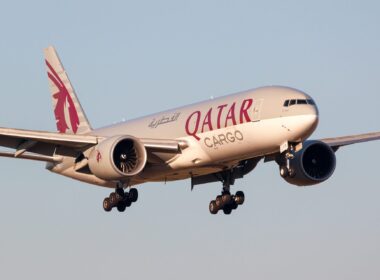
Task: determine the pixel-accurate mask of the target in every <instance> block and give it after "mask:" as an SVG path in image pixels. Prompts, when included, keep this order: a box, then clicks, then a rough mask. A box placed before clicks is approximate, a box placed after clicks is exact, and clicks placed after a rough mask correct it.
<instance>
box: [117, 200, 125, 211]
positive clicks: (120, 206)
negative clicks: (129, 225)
mask: <svg viewBox="0 0 380 280" xmlns="http://www.w3.org/2000/svg"><path fill="white" fill-rule="evenodd" d="M116 208H117V211H119V212H124V211H125V208H127V204H125V202H124V201H120V202H119V203H118V204H117V206H116Z"/></svg>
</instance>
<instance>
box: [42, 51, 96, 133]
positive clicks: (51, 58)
mask: <svg viewBox="0 0 380 280" xmlns="http://www.w3.org/2000/svg"><path fill="white" fill-rule="evenodd" d="M44 54H45V63H46V67H47V74H48V77H49V87H50V92H51V95H52V101H53V108H54V116H55V120H56V124H57V130H58V131H59V132H60V133H68V134H85V133H88V132H90V131H91V130H92V128H91V125H90V123H89V122H88V120H87V117H86V115H85V113H84V111H83V108H82V106H81V105H80V103H79V100H78V98H77V96H76V94H75V91H74V88H73V86H72V85H71V83H70V80H69V77H68V76H67V74H66V71H65V69H64V68H63V65H62V63H61V61H60V59H59V57H58V54H57V52H56V50H55V49H54V47H52V46H50V47H48V48H46V49H44Z"/></svg>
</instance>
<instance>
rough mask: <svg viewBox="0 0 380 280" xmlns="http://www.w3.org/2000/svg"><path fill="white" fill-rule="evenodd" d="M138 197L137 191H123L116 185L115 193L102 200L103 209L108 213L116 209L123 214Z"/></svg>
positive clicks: (120, 186)
mask: <svg viewBox="0 0 380 280" xmlns="http://www.w3.org/2000/svg"><path fill="white" fill-rule="evenodd" d="M138 197H139V193H138V191H137V189H134V188H132V189H130V190H129V192H126V191H124V188H123V187H122V185H120V184H118V186H117V187H116V189H115V191H114V192H112V193H111V194H110V195H109V196H108V197H106V198H105V199H104V200H103V209H104V211H106V212H110V211H111V210H112V208H114V207H116V208H117V210H118V211H119V212H124V211H125V209H126V208H127V207H129V206H131V205H132V203H134V202H136V201H137V199H138Z"/></svg>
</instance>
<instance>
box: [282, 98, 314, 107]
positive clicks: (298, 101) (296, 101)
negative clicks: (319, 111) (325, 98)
mask: <svg viewBox="0 0 380 280" xmlns="http://www.w3.org/2000/svg"><path fill="white" fill-rule="evenodd" d="M307 104H309V105H315V102H314V100H313V99H287V100H285V102H284V107H289V106H293V105H307Z"/></svg>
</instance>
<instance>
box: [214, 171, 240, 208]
mask: <svg viewBox="0 0 380 280" xmlns="http://www.w3.org/2000/svg"><path fill="white" fill-rule="evenodd" d="M221 181H222V182H223V190H222V194H221V195H218V196H217V197H216V198H215V200H211V201H210V204H209V210H210V213H211V214H213V215H215V214H217V213H218V211H219V210H223V213H224V214H225V215H229V214H231V212H232V210H235V209H236V208H237V207H238V206H239V205H242V204H243V203H244V199H245V198H244V193H243V192H242V191H238V192H236V194H234V195H231V193H230V186H231V185H233V184H234V182H235V178H234V177H233V176H232V172H231V171H226V172H225V173H223V175H222V178H221Z"/></svg>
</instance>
